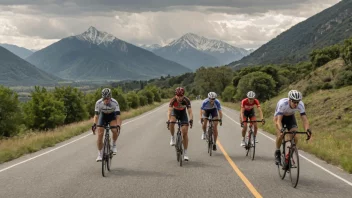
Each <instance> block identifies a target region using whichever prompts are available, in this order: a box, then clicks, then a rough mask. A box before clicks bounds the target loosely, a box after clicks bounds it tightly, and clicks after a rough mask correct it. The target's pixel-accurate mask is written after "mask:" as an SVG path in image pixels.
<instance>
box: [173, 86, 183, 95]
mask: <svg viewBox="0 0 352 198" xmlns="http://www.w3.org/2000/svg"><path fill="white" fill-rule="evenodd" d="M175 95H177V96H183V95H185V89H184V88H182V87H177V88H176V89H175Z"/></svg>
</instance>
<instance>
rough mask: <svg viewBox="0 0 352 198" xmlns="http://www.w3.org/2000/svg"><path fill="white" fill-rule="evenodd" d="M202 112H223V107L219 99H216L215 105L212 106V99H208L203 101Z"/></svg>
mask: <svg viewBox="0 0 352 198" xmlns="http://www.w3.org/2000/svg"><path fill="white" fill-rule="evenodd" d="M200 108H201V109H202V110H210V109H217V110H221V105H220V102H219V100H218V99H215V101H214V103H213V104H211V103H210V99H209V98H207V99H205V100H203V104H202V106H201V107H200Z"/></svg>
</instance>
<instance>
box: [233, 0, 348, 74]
mask: <svg viewBox="0 0 352 198" xmlns="http://www.w3.org/2000/svg"><path fill="white" fill-rule="evenodd" d="M351 17H352V1H351V0H342V1H340V2H339V3H337V4H336V5H334V6H332V7H330V8H328V9H325V10H323V11H322V12H320V13H318V14H316V15H314V16H312V17H310V18H308V19H306V20H305V21H303V22H300V23H298V24H297V25H295V26H293V27H291V28H290V29H288V30H286V31H285V32H283V33H281V34H280V35H278V36H277V37H276V38H274V39H272V40H271V41H269V42H268V43H266V44H264V45H263V46H261V47H260V48H258V49H257V50H256V51H255V52H253V53H252V54H250V55H249V56H246V57H244V58H243V59H241V60H239V61H236V62H233V63H231V64H229V65H230V66H233V67H243V66H246V65H256V64H271V63H274V64H280V63H297V62H299V61H305V60H308V59H309V53H310V52H311V51H312V50H314V49H318V48H322V47H325V46H329V45H334V44H337V43H340V42H342V41H343V40H344V39H347V38H349V37H351V36H352V18H351Z"/></svg>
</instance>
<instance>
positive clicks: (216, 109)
mask: <svg viewBox="0 0 352 198" xmlns="http://www.w3.org/2000/svg"><path fill="white" fill-rule="evenodd" d="M216 97H217V95H216V93H215V92H209V93H208V98H206V99H205V100H203V104H202V106H201V108H200V117H201V119H200V122H201V123H202V125H203V127H202V128H203V134H202V139H203V140H204V139H205V132H206V129H207V123H208V122H204V118H208V117H209V116H210V115H211V116H212V119H219V120H220V121H219V122H220V126H221V125H222V111H221V104H220V102H219V100H218V99H216ZM219 117H220V118H219ZM217 138H218V121H214V145H213V150H214V151H216V140H217Z"/></svg>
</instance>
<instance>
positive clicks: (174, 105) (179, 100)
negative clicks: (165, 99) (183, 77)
mask: <svg viewBox="0 0 352 198" xmlns="http://www.w3.org/2000/svg"><path fill="white" fill-rule="evenodd" d="M184 94H185V90H184V88H182V87H177V88H176V89H175V96H174V97H173V98H172V99H171V100H170V104H169V110H168V113H167V116H168V123H169V122H175V121H176V119H178V120H180V121H181V125H182V128H181V132H182V136H183V146H184V148H185V150H184V160H185V161H188V160H189V157H188V154H187V148H188V123H189V124H190V125H191V128H192V124H193V113H192V108H191V101H190V100H189V99H188V98H187V97H185V96H184ZM186 109H187V111H188V114H189V117H190V120H189V121H188V117H187V112H186ZM169 130H170V132H171V141H170V146H174V145H175V136H174V134H175V123H170V127H169Z"/></svg>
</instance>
